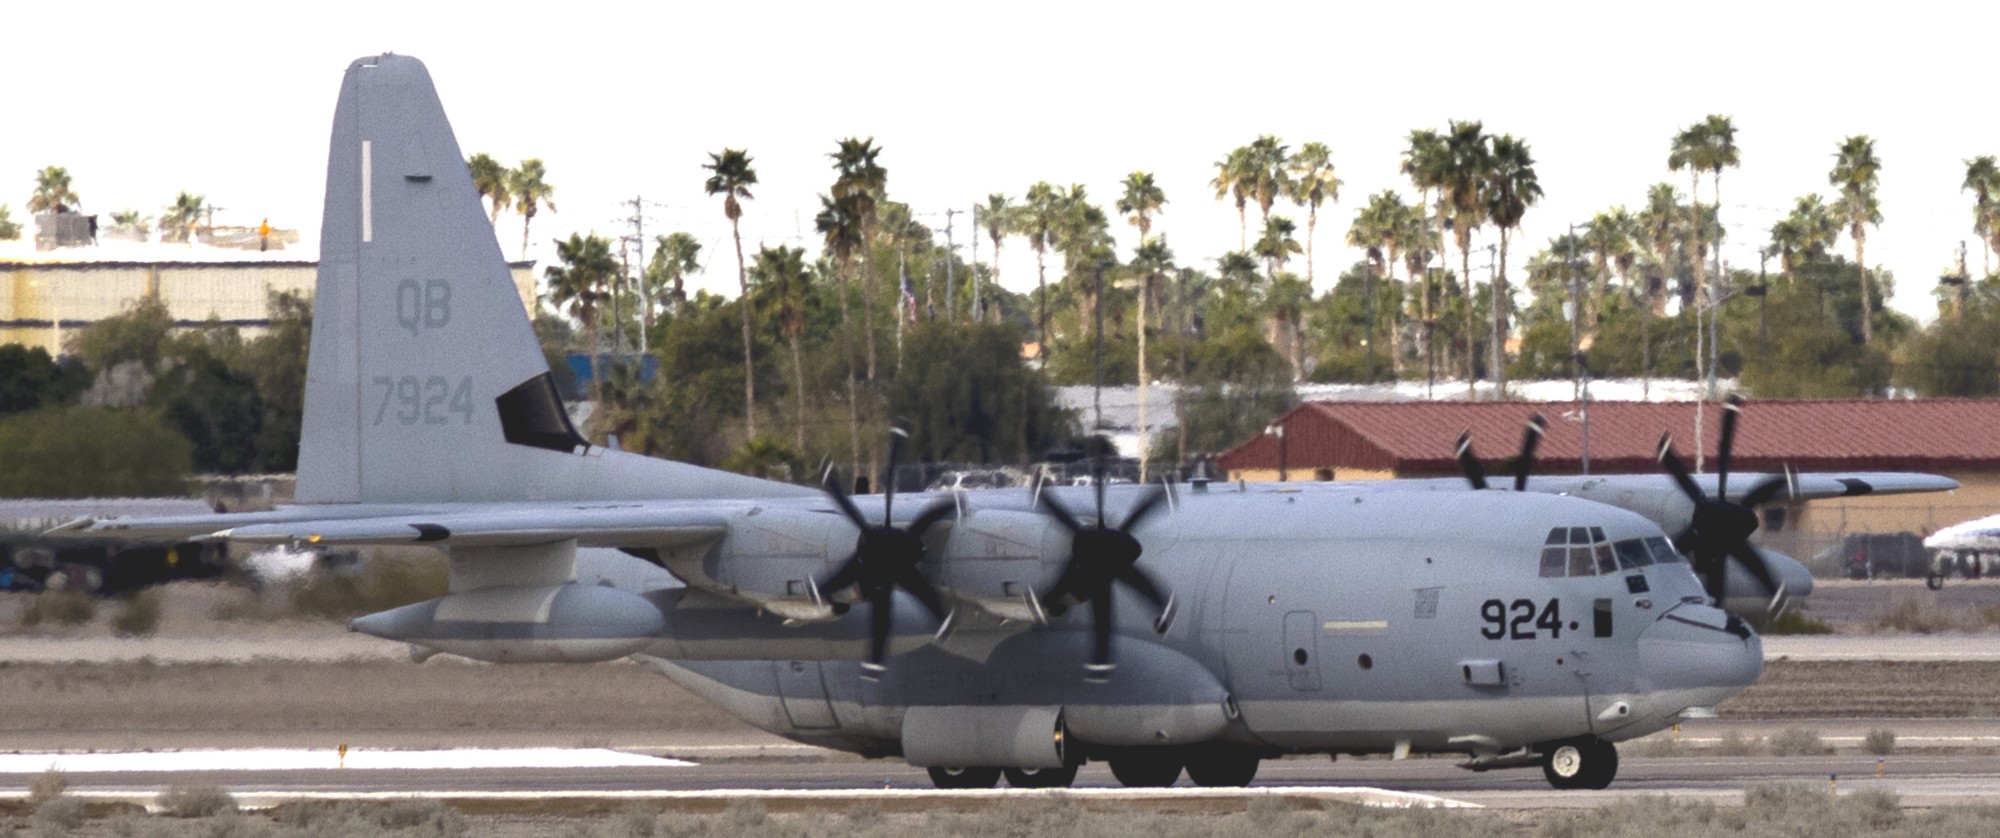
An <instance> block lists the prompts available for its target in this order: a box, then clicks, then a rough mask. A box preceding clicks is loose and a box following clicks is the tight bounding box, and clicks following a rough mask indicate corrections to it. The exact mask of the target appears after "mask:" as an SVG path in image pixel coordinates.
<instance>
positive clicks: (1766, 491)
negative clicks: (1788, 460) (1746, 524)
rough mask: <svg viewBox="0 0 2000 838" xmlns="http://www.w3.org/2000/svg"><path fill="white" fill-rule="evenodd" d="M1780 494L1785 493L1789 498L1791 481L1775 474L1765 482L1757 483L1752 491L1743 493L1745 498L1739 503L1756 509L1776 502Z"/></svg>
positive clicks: (1751, 488)
mask: <svg viewBox="0 0 2000 838" xmlns="http://www.w3.org/2000/svg"><path fill="white" fill-rule="evenodd" d="M1779 492H1784V493H1786V495H1787V496H1789V495H1790V493H1791V481H1790V480H1788V479H1786V478H1785V477H1781V476H1779V475H1775V474H1773V475H1771V476H1769V477H1766V478H1764V479H1763V480H1759V481H1757V484H1756V485H1754V486H1751V487H1750V491H1748V492H1744V493H1743V498H1742V499H1741V500H1738V501H1737V503H1740V504H1742V505H1744V506H1745V507H1748V508H1750V509H1756V508H1757V507H1759V506H1763V505H1764V504H1767V503H1770V502H1771V501H1773V500H1775V499H1776V498H1777V497H1778V493H1779Z"/></svg>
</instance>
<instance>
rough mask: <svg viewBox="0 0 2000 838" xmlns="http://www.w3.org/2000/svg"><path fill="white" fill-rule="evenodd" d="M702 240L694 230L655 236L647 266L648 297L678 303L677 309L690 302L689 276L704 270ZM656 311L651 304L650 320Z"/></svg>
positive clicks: (648, 318)
mask: <svg viewBox="0 0 2000 838" xmlns="http://www.w3.org/2000/svg"><path fill="white" fill-rule="evenodd" d="M701 267H702V266H701V242H700V241H698V240H696V239H695V237H694V234H692V233H679V232H677V233H673V234H671V235H665V236H654V237H653V261H652V262H651V263H650V264H648V265H647V266H646V277H645V279H646V297H647V299H649V300H658V299H661V298H665V299H669V300H672V301H673V302H674V306H675V311H679V307H680V306H681V305H683V304H685V303H687V277H688V276H689V275H691V274H694V273H695V272H697V271H700V270H701ZM652 317H653V312H652V310H651V306H648V307H647V311H646V322H647V323H649V324H650V323H651V322H652Z"/></svg>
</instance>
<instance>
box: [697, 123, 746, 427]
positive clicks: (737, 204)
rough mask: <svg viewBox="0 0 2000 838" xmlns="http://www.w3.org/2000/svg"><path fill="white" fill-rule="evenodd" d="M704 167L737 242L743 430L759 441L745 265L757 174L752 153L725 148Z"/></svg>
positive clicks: (707, 187) (706, 185)
mask: <svg viewBox="0 0 2000 838" xmlns="http://www.w3.org/2000/svg"><path fill="white" fill-rule="evenodd" d="M701 167H702V168H704V169H707V170H709V171H710V172H711V173H712V174H710V175H709V176H708V180H707V181H705V182H704V183H703V184H702V189H703V190H704V191H706V192H707V193H708V194H710V195H721V196H722V215H723V217H724V218H727V219H729V235H730V237H731V238H732V239H734V240H735V242H736V288H737V292H738V293H739V295H740V296H739V297H738V302H739V303H740V306H739V308H740V310H741V312H742V315H743V428H744V433H745V437H744V438H745V439H756V438H757V375H756V371H755V369H754V361H753V360H752V358H751V348H750V269H749V266H748V265H746V264H745V263H744V261H743V223H742V222H743V202H744V201H748V200H751V199H753V198H755V197H757V196H755V195H752V194H750V187H752V186H756V185H757V170H756V169H752V168H750V152H748V151H745V150H743V149H740V148H724V149H723V150H722V151H721V152H719V153H718V152H713V151H711V152H709V153H708V162H707V163H703V164H701Z"/></svg>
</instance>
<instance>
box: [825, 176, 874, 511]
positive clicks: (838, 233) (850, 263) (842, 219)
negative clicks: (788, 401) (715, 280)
mask: <svg viewBox="0 0 2000 838" xmlns="http://www.w3.org/2000/svg"><path fill="white" fill-rule="evenodd" d="M854 204H855V198H854V197H853V196H849V197H848V198H846V199H843V200H834V199H832V198H829V197H827V196H825V195H821V196H819V206H820V209H819V214H818V215H816V216H814V217H813V229H815V230H818V231H819V234H820V236H821V241H822V242H824V244H825V247H826V254H827V255H828V256H829V257H831V258H832V259H833V264H834V276H835V277H837V278H838V279H839V282H840V284H841V287H840V289H839V290H838V291H836V292H835V293H834V297H836V298H838V299H839V300H840V356H841V358H842V359H843V360H845V361H846V362H847V453H848V460H847V461H848V463H849V464H850V465H851V466H852V467H854V468H855V469H856V471H857V473H858V471H859V469H860V465H861V407H860V400H859V399H858V398H857V397H856V394H855V383H856V379H857V375H856V372H855V367H854V323H853V319H852V314H851V307H850V306H849V305H848V290H847V276H848V274H850V273H852V272H853V269H854V252H855V251H856V250H859V249H860V248H861V247H863V246H864V245H865V244H866V240H865V239H864V238H863V236H862V233H861V218H860V216H859V215H857V214H856V211H855V208H854Z"/></svg>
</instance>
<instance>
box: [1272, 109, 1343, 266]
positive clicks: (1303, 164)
mask: <svg viewBox="0 0 2000 838" xmlns="http://www.w3.org/2000/svg"><path fill="white" fill-rule="evenodd" d="M1289 165H1290V167H1291V168H1290V170H1289V172H1288V173H1287V177H1286V180H1285V197H1287V198H1290V199H1292V202H1293V203H1296V204H1298V205H1299V206H1302V207H1305V208H1306V282H1307V283H1311V282H1312V281H1313V239H1314V238H1316V235H1315V234H1316V232H1317V230H1318V228H1319V207H1320V205H1321V204H1324V203H1328V202H1334V203H1338V202H1339V201H1340V184H1341V181H1340V178H1338V177H1335V176H1334V173H1333V151H1332V150H1331V149H1328V148H1327V147H1326V143H1306V144H1305V145H1302V146H1299V153H1298V154H1296V155H1293V156H1292V159H1291V161H1290V164H1289Z"/></svg>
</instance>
